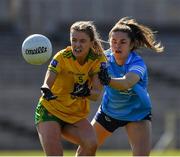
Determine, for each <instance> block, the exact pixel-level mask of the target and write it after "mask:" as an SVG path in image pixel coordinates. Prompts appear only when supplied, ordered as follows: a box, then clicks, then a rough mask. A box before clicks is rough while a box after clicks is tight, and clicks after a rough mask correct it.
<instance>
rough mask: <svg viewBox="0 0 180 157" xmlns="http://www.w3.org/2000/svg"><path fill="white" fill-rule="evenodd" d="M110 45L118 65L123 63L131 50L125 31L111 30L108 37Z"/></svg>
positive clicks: (129, 40)
mask: <svg viewBox="0 0 180 157" xmlns="http://www.w3.org/2000/svg"><path fill="white" fill-rule="evenodd" d="M110 47H111V50H112V52H113V54H114V57H115V59H116V62H117V63H118V64H120V65H122V64H124V63H125V61H126V59H127V58H128V55H129V53H130V50H131V39H130V38H129V37H128V34H127V33H125V32H121V31H118V32H112V34H111V37H110Z"/></svg>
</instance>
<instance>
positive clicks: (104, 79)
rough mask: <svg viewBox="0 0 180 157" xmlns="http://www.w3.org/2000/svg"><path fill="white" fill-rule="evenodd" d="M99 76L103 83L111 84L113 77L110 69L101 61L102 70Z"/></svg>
mask: <svg viewBox="0 0 180 157" xmlns="http://www.w3.org/2000/svg"><path fill="white" fill-rule="evenodd" d="M98 77H99V79H100V82H101V84H102V85H109V83H110V81H111V77H110V76H109V74H108V69H107V67H106V63H104V62H103V63H101V67H100V72H98Z"/></svg>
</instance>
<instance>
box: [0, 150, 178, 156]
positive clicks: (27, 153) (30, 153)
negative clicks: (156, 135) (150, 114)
mask: <svg viewBox="0 0 180 157" xmlns="http://www.w3.org/2000/svg"><path fill="white" fill-rule="evenodd" d="M74 155H75V150H72V151H71V150H65V151H64V156H74ZM96 155H97V156H131V152H130V151H128V150H98V151H97V154H96ZM0 156H44V153H43V152H42V151H33V150H32V151H23V150H22V151H11V150H9V151H0ZM151 156H180V150H165V151H152V152H151Z"/></svg>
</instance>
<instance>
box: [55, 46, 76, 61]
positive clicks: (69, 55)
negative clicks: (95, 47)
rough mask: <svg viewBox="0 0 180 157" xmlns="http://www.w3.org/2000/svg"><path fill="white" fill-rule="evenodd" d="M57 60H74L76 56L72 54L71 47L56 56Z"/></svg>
mask: <svg viewBox="0 0 180 157" xmlns="http://www.w3.org/2000/svg"><path fill="white" fill-rule="evenodd" d="M55 56H56V57H57V58H67V59H68V58H73V57H74V55H73V53H72V49H71V46H68V47H66V48H65V49H62V50H60V51H58V52H57V53H56V55H55Z"/></svg>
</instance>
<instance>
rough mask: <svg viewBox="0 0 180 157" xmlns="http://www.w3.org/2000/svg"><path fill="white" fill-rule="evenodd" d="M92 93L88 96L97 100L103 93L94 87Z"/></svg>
mask: <svg viewBox="0 0 180 157" xmlns="http://www.w3.org/2000/svg"><path fill="white" fill-rule="evenodd" d="M90 94H91V95H90V96H88V98H89V99H90V100H92V101H97V100H98V99H99V97H100V95H101V91H99V90H93V89H92V90H91V93H90Z"/></svg>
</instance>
